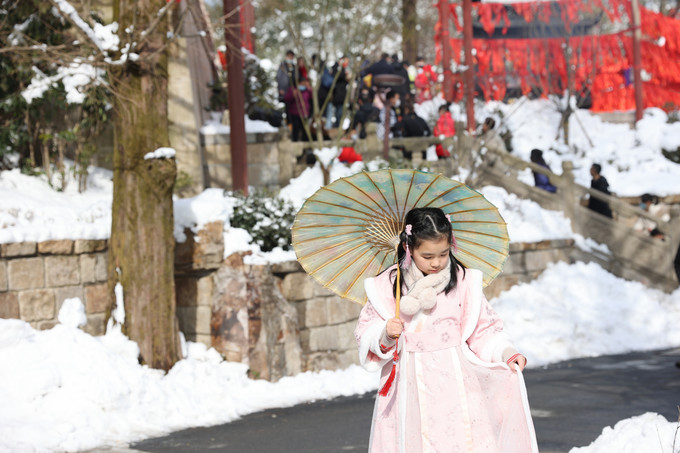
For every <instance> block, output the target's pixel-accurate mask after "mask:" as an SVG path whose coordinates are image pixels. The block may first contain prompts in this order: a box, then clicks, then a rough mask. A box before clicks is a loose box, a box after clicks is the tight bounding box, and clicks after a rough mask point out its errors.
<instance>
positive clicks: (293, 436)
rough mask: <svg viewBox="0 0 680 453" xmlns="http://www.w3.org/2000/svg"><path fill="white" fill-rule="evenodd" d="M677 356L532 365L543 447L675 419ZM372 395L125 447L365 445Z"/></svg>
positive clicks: (565, 447) (532, 396)
mask: <svg viewBox="0 0 680 453" xmlns="http://www.w3.org/2000/svg"><path fill="white" fill-rule="evenodd" d="M678 360H680V349H678V350H673V351H657V352H646V353H632V354H625V355H618V356H605V357H597V358H592V359H578V360H570V361H566V362H562V363H559V364H555V365H551V366H549V367H547V368H541V369H530V370H527V371H526V372H525V378H526V381H527V388H528V392H529V401H530V404H531V407H532V413H533V418H534V424H535V426H536V434H537V437H538V443H539V447H540V450H541V453H558V452H559V453H566V452H568V451H569V449H570V448H571V447H574V446H584V445H588V444H590V443H591V442H592V441H593V440H595V438H597V437H598V436H599V435H600V433H601V432H602V428H604V427H605V426H610V425H613V424H615V423H616V422H617V421H619V420H621V419H624V418H629V417H632V416H635V415H640V414H643V413H645V412H657V413H660V414H661V415H663V416H664V417H666V419H668V420H676V419H677V417H678V409H677V407H678V405H680V369H679V368H677V367H676V365H675V363H676V362H677V361H678ZM373 398H374V395H373V394H370V395H363V396H357V397H350V398H338V399H335V400H332V401H322V402H316V403H311V404H303V405H300V406H295V407H292V408H288V409H275V410H269V411H265V412H260V413H257V414H252V415H249V416H247V417H244V418H243V419H241V420H238V421H235V422H233V423H229V424H226V425H220V426H214V427H211V428H198V429H189V430H185V431H180V432H176V433H173V434H171V435H169V436H166V437H161V438H158V439H149V440H145V441H143V442H139V443H137V444H135V445H132V446H130V450H125V451H145V452H164V453H166V452H167V453H195V452H211V451H218V452H235V453H240V452H244V453H264V452H267V453H271V452H276V453H279V452H280V453H288V452H291V453H293V452H294V453H305V452H320V453H326V452H348V451H350V452H351V451H366V450H367V448H368V435H369V429H370V428H369V425H370V420H371V415H372V410H373ZM120 451H123V450H120Z"/></svg>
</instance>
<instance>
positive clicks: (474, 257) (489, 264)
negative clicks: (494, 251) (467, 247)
mask: <svg viewBox="0 0 680 453" xmlns="http://www.w3.org/2000/svg"><path fill="white" fill-rule="evenodd" d="M461 252H462V253H461V254H462V255H468V256H470V257H471V258H470V261H477V262H481V263H484V264H486V265H487V266H488V267H490V268H491V269H493V270H495V271H497V272H500V271H501V269H500V268H499V267H496V266H495V265H493V264H491V263H489V262H488V261H486V260H485V259H482V258H480V257H478V256H476V255H473V254H471V253H468V252H465V251H462V250H461Z"/></svg>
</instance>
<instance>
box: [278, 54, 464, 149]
mask: <svg viewBox="0 0 680 453" xmlns="http://www.w3.org/2000/svg"><path fill="white" fill-rule="evenodd" d="M380 75H393V76H399V77H401V80H402V83H401V84H398V85H394V86H390V87H389V88H386V89H385V88H382V87H380V86H378V85H377V84H376V83H375V80H377V79H376V77H377V76H380ZM437 79H438V77H437V73H436V72H435V71H434V70H433V69H432V66H430V65H427V64H426V63H425V61H424V59H423V58H418V59H417V61H416V63H415V65H411V64H410V63H409V62H408V61H403V60H400V59H399V57H398V56H397V55H391V56H390V55H388V54H387V53H383V54H382V55H381V56H380V58H379V59H378V60H377V61H375V62H370V61H368V60H366V61H364V62H363V63H362V64H361V65H359V67H358V68H353V67H352V66H351V65H350V59H349V58H348V57H346V56H342V57H340V58H338V59H337V61H335V62H326V61H322V60H321V59H320V58H319V57H318V55H313V56H312V58H311V64H310V65H307V62H306V61H305V59H304V58H303V57H298V56H296V54H295V52H294V51H293V50H288V51H287V52H286V55H285V58H284V59H283V61H282V62H281V64H280V65H279V67H278V70H277V74H276V83H277V89H278V100H279V101H280V102H281V103H283V105H284V109H285V114H286V122H287V125H288V128H289V130H290V138H291V140H293V141H309V140H312V139H314V138H315V137H316V136H317V133H321V134H323V137H324V139H329V138H331V137H337V136H338V134H342V135H343V136H347V137H349V138H366V136H367V127H366V126H367V125H368V124H369V123H371V122H374V123H378V126H377V135H378V137H379V138H382V137H383V136H384V134H385V129H384V119H385V118H384V115H385V109H384V106H385V103H388V104H389V106H390V116H391V118H390V131H389V135H390V136H391V137H411V136H427V135H431V129H430V126H429V125H427V123H426V122H425V121H424V120H423V119H422V118H419V117H417V115H416V114H415V111H414V108H413V106H414V103H415V102H422V101H424V100H428V99H431V98H432V96H433V95H434V93H435V92H436V83H437ZM312 90H315V92H316V103H317V104H316V106H315V105H314V91H312ZM346 106H347V107H348V109H347V111H346ZM315 111H317V112H320V115H317V118H319V117H320V118H321V119H320V120H316V121H315V120H314V118H313V116H314V115H313V113H314V112H315ZM343 117H346V118H347V119H348V121H347V122H343ZM317 123H318V124H317ZM446 133H447V134H451V135H452V134H453V133H455V129H452V127H448V128H446Z"/></svg>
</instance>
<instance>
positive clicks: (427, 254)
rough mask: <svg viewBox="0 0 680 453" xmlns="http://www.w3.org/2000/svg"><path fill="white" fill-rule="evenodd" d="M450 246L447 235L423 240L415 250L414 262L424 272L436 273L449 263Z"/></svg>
mask: <svg viewBox="0 0 680 453" xmlns="http://www.w3.org/2000/svg"><path fill="white" fill-rule="evenodd" d="M450 247H451V244H449V241H448V240H447V238H446V237H442V238H440V239H430V240H424V241H421V242H420V244H419V245H418V247H417V248H414V250H413V262H414V263H416V266H418V269H420V271H421V272H422V273H423V274H425V275H429V274H436V273H437V272H439V271H440V270H442V269H444V268H445V267H446V265H447V264H448V263H449V248H450Z"/></svg>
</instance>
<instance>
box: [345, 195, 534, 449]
mask: <svg viewBox="0 0 680 453" xmlns="http://www.w3.org/2000/svg"><path fill="white" fill-rule="evenodd" d="M405 224H406V227H405V229H404V231H403V232H402V233H401V235H400V238H399V239H400V245H399V247H398V257H399V263H400V264H399V265H400V266H401V275H402V280H403V285H402V288H401V291H402V293H403V294H404V296H403V297H402V298H401V306H400V312H401V316H400V317H395V309H396V303H395V300H396V289H397V288H396V287H395V281H396V274H397V270H396V265H395V266H392V267H391V268H389V269H387V270H386V271H384V272H383V273H381V274H380V275H378V276H377V277H375V278H368V279H366V281H365V287H366V293H367V294H368V303H367V304H366V305H365V306H364V308H363V309H362V311H361V315H360V316H359V321H358V324H357V327H356V331H355V334H356V337H357V342H358V344H359V358H360V360H361V364H362V365H363V366H364V367H365V368H366V369H367V370H369V371H377V370H380V369H382V374H381V379H380V389H381V390H380V393H379V395H378V396H377V398H376V403H375V409H374V412H373V424H372V426H371V438H370V443H369V451H370V452H378V453H392V452H394V453H397V452H400V453H418V452H437V453H444V452H452V453H453V452H455V453H535V452H538V447H537V444H536V436H535V433H534V427H533V422H532V420H531V415H530V412H529V403H528V401H527V396H526V389H525V386H524V381H523V379H522V374H521V372H518V370H519V371H521V370H523V369H524V366H525V365H526V358H525V357H524V356H522V355H521V354H519V353H518V352H517V351H516V350H515V348H514V346H513V345H512V343H510V341H509V339H508V337H507V335H506V334H505V333H504V332H503V323H502V321H501V320H500V319H499V318H498V316H497V315H496V313H495V312H494V311H493V309H492V308H491V306H490V305H489V303H488V302H487V300H486V298H485V297H484V295H483V294H482V273H481V272H480V271H478V270H475V269H465V268H464V267H463V265H462V264H461V263H460V262H459V261H458V260H457V259H456V258H455V257H454V255H453V253H452V249H453V250H454V251H455V248H456V243H455V238H454V237H453V234H452V229H451V223H450V221H449V219H448V217H447V216H445V215H444V213H443V212H442V210H441V209H438V208H415V209H412V210H411V211H410V212H409V213H408V214H407V215H406V219H405ZM395 350H396V351H397V352H398V361H396V365H395V369H394V370H393V356H394V352H395ZM383 395H384V396H383Z"/></svg>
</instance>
